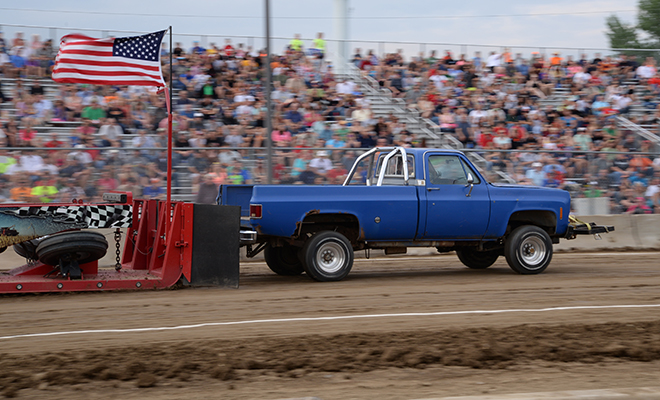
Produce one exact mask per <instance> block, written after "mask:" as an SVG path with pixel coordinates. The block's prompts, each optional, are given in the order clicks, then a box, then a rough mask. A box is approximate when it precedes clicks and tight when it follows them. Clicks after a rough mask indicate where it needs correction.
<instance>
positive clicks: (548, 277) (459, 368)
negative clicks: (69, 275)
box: [0, 253, 660, 400]
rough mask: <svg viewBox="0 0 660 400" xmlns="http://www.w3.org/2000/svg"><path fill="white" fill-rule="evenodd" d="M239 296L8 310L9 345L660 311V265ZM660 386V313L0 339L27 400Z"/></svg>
mask: <svg viewBox="0 0 660 400" xmlns="http://www.w3.org/2000/svg"><path fill="white" fill-rule="evenodd" d="M241 268H242V275H241V288H240V289H238V290H227V289H224V290H223V289H208V288H207V289H183V290H169V291H158V292H156V291H152V292H124V293H90V294H53V295H22V296H2V297H0V336H9V335H22V334H30V333H43V332H56V331H75V330H88V329H95V330H98V329H127V328H145V327H166V326H178V325H189V324H199V323H216V322H229V321H250V320H272V319H287V318H299V317H311V318H313V317H326V316H355V315H365V314H401V313H415V312H417V313H430V312H447V311H467V310H506V309H520V308H524V309H541V308H550V307H576V306H605V305H623V304H629V305H642V304H660V254H659V253H620V254H556V255H555V259H554V260H553V263H552V264H551V266H550V267H549V268H548V270H547V271H546V272H545V273H543V274H541V275H537V276H520V275H516V274H514V273H513V272H512V271H511V270H510V269H509V268H508V267H507V266H506V263H505V262H504V260H503V259H502V260H500V261H498V262H497V263H496V265H495V266H494V267H491V268H490V269H488V270H485V271H473V270H469V269H467V268H465V267H463V266H462V265H461V264H460V263H459V262H458V260H457V259H456V257H455V256H453V255H439V256H433V257H417V258H412V257H404V258H384V259H383V258H381V259H372V260H359V261H357V262H356V265H355V267H354V269H353V272H352V273H351V274H350V275H349V277H348V278H347V279H346V280H345V281H342V282H338V283H323V284H321V283H315V282H312V281H310V280H309V279H308V278H306V277H305V276H300V277H294V278H284V277H279V276H276V275H274V274H272V273H270V271H269V270H268V269H267V267H266V266H265V265H263V264H260V263H254V264H244V265H243V266H242V267H241ZM643 386H660V307H653V308H627V309H576V310H557V311H547V312H537V313H525V312H511V313H487V314H455V315H435V316H392V317H378V318H360V319H339V320H322V321H318V320H317V321H309V320H308V321H293V322H284V321H282V322H262V323H252V324H242V325H223V326H206V327H197V328H192V329H178V330H168V331H154V332H134V333H89V334H72V335H62V336H49V337H36V338H34V337H33V338H15V339H3V340H0V394H4V395H5V396H18V397H20V398H30V397H31V398H70V399H95V398H158V399H168V398H172V399H175V398H182V397H186V398H188V399H203V398H209V397H213V398H229V399H255V398H258V399H282V398H293V397H305V396H316V397H318V398H321V399H323V400H328V399H348V398H356V399H376V398H378V399H415V398H431V397H436V398H437V397H443V396H461V395H463V396H465V395H480V394H484V393H490V394H495V393H516V392H541V391H554V390H569V389H570V390H584V389H596V388H598V389H603V388H628V387H643Z"/></svg>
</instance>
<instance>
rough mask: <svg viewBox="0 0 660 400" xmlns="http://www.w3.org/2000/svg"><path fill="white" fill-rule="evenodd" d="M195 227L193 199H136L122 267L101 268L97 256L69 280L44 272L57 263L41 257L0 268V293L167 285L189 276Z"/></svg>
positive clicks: (100, 289) (161, 286)
mask: <svg viewBox="0 0 660 400" xmlns="http://www.w3.org/2000/svg"><path fill="white" fill-rule="evenodd" d="M29 205H30V206H39V204H29ZM49 205H51V204H49ZM67 205H71V204H67ZM12 206H16V205H14V204H12ZM168 217H169V218H168ZM192 227H193V204H191V203H184V202H179V201H170V202H167V201H159V200H133V224H132V227H131V228H128V230H127V235H126V241H125V246H124V252H123V255H122V260H121V264H122V269H121V270H119V271H116V270H114V269H107V270H106V269H101V270H99V268H98V261H95V262H91V263H87V264H82V265H81V266H80V268H81V270H82V273H83V276H82V279H78V280H68V279H65V278H62V277H61V276H57V274H56V273H54V274H53V276H52V277H45V275H46V274H48V273H49V272H51V271H52V270H53V267H52V266H50V265H45V264H42V263H40V262H36V263H35V264H26V265H23V266H20V267H17V268H14V269H12V270H10V271H8V273H7V274H0V293H36V292H77V291H103V290H126V289H162V288H166V287H170V286H172V285H174V284H175V283H176V282H178V281H179V279H180V278H181V275H184V276H185V277H186V278H187V279H188V281H190V280H191V262H192V235H193V234H192V232H193V230H192ZM7 250H8V251H9V250H10V249H7ZM0 257H1V255H0Z"/></svg>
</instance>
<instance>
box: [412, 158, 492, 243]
mask: <svg viewBox="0 0 660 400" xmlns="http://www.w3.org/2000/svg"><path fill="white" fill-rule="evenodd" d="M424 163H425V165H424V166H425V173H426V191H425V192H426V200H425V201H426V228H425V231H424V234H423V236H422V239H426V240H436V239H441V240H444V239H480V238H482V237H483V235H484V233H485V232H486V228H487V227H488V219H489V216H490V198H489V195H488V187H487V184H486V182H485V181H483V180H482V179H481V178H480V177H479V175H478V174H477V173H476V172H475V171H474V170H473V169H472V167H471V166H470V165H469V164H468V163H467V162H466V161H465V160H463V159H461V157H459V156H458V155H453V154H433V153H426V155H425V160H424ZM468 174H469V175H471V176H472V178H473V179H474V182H473V184H472V187H470V186H471V185H469V184H468ZM470 189H472V190H471V191H470ZM420 206H421V207H424V205H423V204H422V205H420Z"/></svg>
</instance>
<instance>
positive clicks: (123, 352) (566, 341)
mask: <svg viewBox="0 0 660 400" xmlns="http://www.w3.org/2000/svg"><path fill="white" fill-rule="evenodd" d="M612 358H615V359H619V360H623V361H642V362H648V361H654V360H660V321H654V322H638V323H634V324H630V323H629V324H621V323H608V324H599V325H561V326H548V325H543V326H532V325H519V326H514V327H508V328H500V329H496V328H472V329H463V330H442V331H416V332H410V333H406V332H390V333H373V334H368V333H363V334H351V335H335V336H320V335H313V336H298V337H286V338H273V337H269V338H263V339H260V338H255V339H244V340H212V341H206V342H202V343H199V342H196V343H188V344H181V343H176V344H158V345H151V346H144V347H127V348H109V349H104V350H96V351H95V350H86V351H83V350H81V351H79V352H73V353H72V352H66V353H50V354H45V355H37V356H34V357H30V358H25V357H17V356H8V355H6V354H5V355H2V354H0V393H2V394H4V395H5V396H7V397H12V396H15V395H17V394H19V393H20V390H21V389H24V388H30V387H39V386H40V385H48V386H49V387H53V386H66V385H75V384H79V383H85V382H94V381H132V382H134V383H135V386H136V387H144V388H146V387H152V386H156V385H159V384H162V383H163V382H176V384H177V386H180V385H184V386H185V382H188V381H189V380H190V379H191V378H192V377H194V378H195V381H196V383H197V384H199V382H200V380H201V381H204V380H220V381H234V380H241V379H247V378H251V377H255V376H259V375H275V376H277V377H279V378H280V379H294V378H299V377H301V376H304V375H306V374H310V373H313V372H340V371H341V372H344V373H351V372H353V373H361V372H369V371H376V370H382V369H387V368H417V369H424V368H428V367H437V366H463V367H470V368H477V369H502V368H507V367H508V366H511V365H515V364H521V363H525V362H529V361H531V360H541V361H545V362H550V363H570V362H581V363H599V362H603V361H606V360H608V359H612Z"/></svg>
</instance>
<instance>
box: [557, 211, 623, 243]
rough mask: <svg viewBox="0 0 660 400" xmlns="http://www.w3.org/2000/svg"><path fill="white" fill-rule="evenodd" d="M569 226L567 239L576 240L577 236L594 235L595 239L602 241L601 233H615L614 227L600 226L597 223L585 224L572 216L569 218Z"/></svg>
mask: <svg viewBox="0 0 660 400" xmlns="http://www.w3.org/2000/svg"><path fill="white" fill-rule="evenodd" d="M568 221H569V225H568V230H567V231H566V239H575V238H576V237H577V235H594V239H596V240H601V239H602V238H601V236H600V234H601V233H609V232H614V226H611V225H610V226H606V225H598V224H596V223H595V222H591V223H589V222H584V221H580V220H579V219H577V218H575V217H574V216H572V215H569V217H568Z"/></svg>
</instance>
